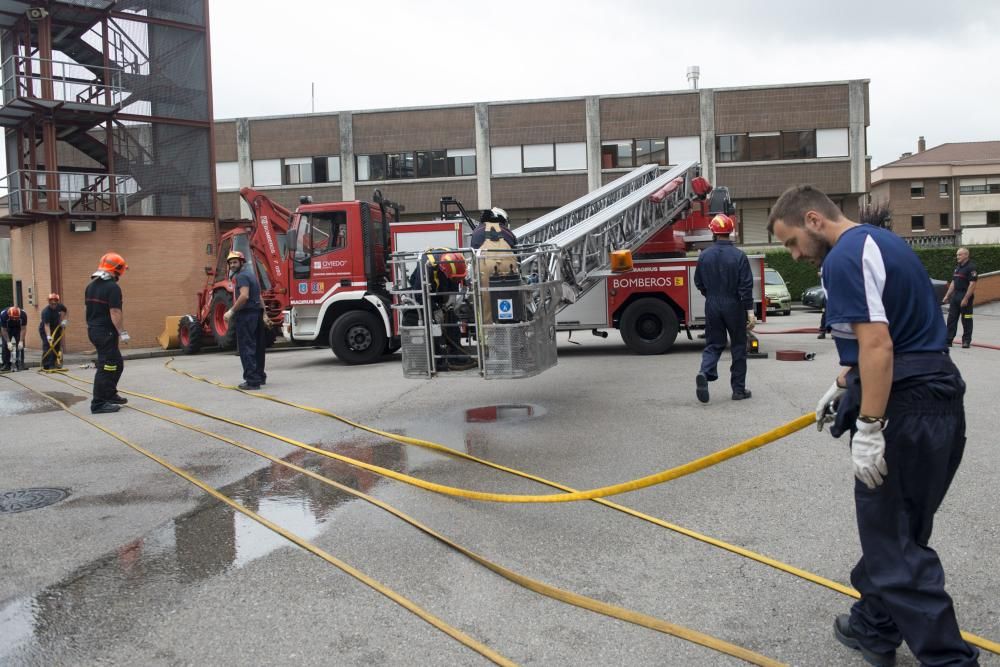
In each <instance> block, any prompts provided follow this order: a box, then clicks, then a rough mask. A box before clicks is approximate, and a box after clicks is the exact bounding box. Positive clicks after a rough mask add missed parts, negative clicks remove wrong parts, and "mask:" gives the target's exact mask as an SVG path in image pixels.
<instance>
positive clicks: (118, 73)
mask: <svg viewBox="0 0 1000 667" xmlns="http://www.w3.org/2000/svg"><path fill="white" fill-rule="evenodd" d="M43 65H44V66H45V67H44V68H43ZM46 70H48V71H46ZM43 71H44V72H45V73H44V74H43ZM0 90H2V94H3V99H2V100H0V102H2V106H0V126H6V127H16V126H17V125H19V124H21V123H22V122H24V121H26V120H29V119H30V118H31V117H32V116H34V115H35V114H36V113H38V112H46V113H49V114H54V115H55V116H56V120H57V121H58V120H67V121H70V122H80V123H82V124H86V123H87V122H88V121H89V120H94V122H97V121H98V120H99V118H100V117H103V116H107V115H108V114H111V113H114V112H115V111H117V110H118V109H120V108H121V105H122V102H123V100H124V95H125V94H124V91H123V89H122V70H121V68H114V67H95V66H93V65H88V66H84V65H80V64H79V63H74V62H69V61H62V60H44V59H42V58H29V57H27V56H11V57H9V58H7V60H5V61H4V62H3V82H2V84H0Z"/></svg>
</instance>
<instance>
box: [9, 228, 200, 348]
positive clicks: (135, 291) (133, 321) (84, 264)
mask: <svg viewBox="0 0 1000 667" xmlns="http://www.w3.org/2000/svg"><path fill="white" fill-rule="evenodd" d="M32 229H34V240H35V242H34V258H35V286H36V288H37V294H38V295H39V299H44V298H45V297H47V296H48V293H49V292H50V291H51V290H52V285H51V283H50V281H49V260H48V257H49V248H48V233H47V229H46V223H40V224H37V225H32V226H29V227H23V228H20V229H17V230H14V235H13V236H14V239H15V242H14V251H15V252H16V261H15V265H14V271H15V274H14V275H15V279H16V280H23V281H24V285H25V287H24V289H25V298H27V288H28V286H29V285H30V284H31V251H30V247H31V244H30V236H31V230H32ZM213 233H214V232H213V227H212V223H211V222H205V221H191V220H186V221H163V220H156V221H140V220H135V219H131V220H129V219H125V220H120V221H111V220H98V222H97V230H96V231H94V232H92V233H74V232H70V231H69V226H68V225H65V224H61V225H60V232H59V234H60V235H59V243H60V249H61V257H62V266H61V271H62V291H61V296H62V300H63V303H64V304H65V305H66V307H67V308H68V309H69V320H70V327H69V330H68V331H67V333H66V345H67V347H66V349H67V351H71V352H78V351H83V350H91V349H93V346H92V345H91V344H90V342H89V341H88V340H87V326H86V320H85V317H84V313H85V309H84V302H83V292H84V289H86V287H87V283H88V282H90V274H91V273H93V272H94V271H95V270H96V269H97V263H98V261H99V260H100V258H101V255H103V254H104V253H105V252H108V251H109V250H114V251H115V252H118V253H120V254H121V255H122V256H124V257H125V260H126V261H127V262H128V265H129V269H128V271H126V272H125V276H124V277H123V278H122V280H121V283H120V284H121V288H122V295H123V298H124V308H123V310H124V315H125V328H126V329H127V330H128V332H129V334H130V335H131V336H132V343H131V346H132V347H136V348H139V347H155V346H157V345H158V343H157V342H156V336H158V335H159V334H160V332H161V331H163V320H164V318H165V317H166V316H167V315H182V314H184V313H192V312H194V310H195V309H196V307H197V304H198V302H197V298H196V296H195V295H196V293H197V291H198V290H199V289H201V287H202V286H203V285H204V282H205V274H204V266H205V265H209V264H212V265H214V264H215V257H214V256H209V255H206V254H205V248H206V246H207V245H208V244H212V249H213V252H214V250H215V245H214V240H213ZM167 248H169V250H168V251H167ZM45 303H46V302H45V301H44V300H41V305H42V306H44V305H45ZM38 314H39V309H38V308H37V307H36V308H29V309H28V317H29V318H30V323H29V327H28V329H29V331H30V332H32V333H34V332H35V331H37V329H38V327H37V324H38ZM36 339H37V336H28V337H27V341H26V345H27V346H28V347H30V348H32V349H35V350H37V349H39V344H40V341H38V340H36Z"/></svg>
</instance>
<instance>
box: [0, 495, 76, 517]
mask: <svg viewBox="0 0 1000 667" xmlns="http://www.w3.org/2000/svg"><path fill="white" fill-rule="evenodd" d="M68 495H69V491H67V490H66V489H15V490H14V491H0V514H14V513H15V512H27V511H28V510H36V509H38V508H39V507H45V506H46V505H51V504H52V503H57V502H59V501H60V500H62V499H63V498H65V497H66V496H68Z"/></svg>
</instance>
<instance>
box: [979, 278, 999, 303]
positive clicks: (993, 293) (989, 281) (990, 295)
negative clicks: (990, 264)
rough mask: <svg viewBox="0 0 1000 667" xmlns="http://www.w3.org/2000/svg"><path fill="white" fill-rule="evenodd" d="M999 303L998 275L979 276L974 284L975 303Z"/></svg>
mask: <svg viewBox="0 0 1000 667" xmlns="http://www.w3.org/2000/svg"><path fill="white" fill-rule="evenodd" d="M991 301H1000V273H995V274H993V275H988V276H979V280H978V281H977V283H976V303H977V304H980V303H990V302H991Z"/></svg>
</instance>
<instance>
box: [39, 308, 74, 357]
mask: <svg viewBox="0 0 1000 667" xmlns="http://www.w3.org/2000/svg"><path fill="white" fill-rule="evenodd" d="M40 319H41V322H39V323H38V335H39V336H41V339H42V369H44V370H52V369H54V368H58V367H60V366H62V361H61V360H62V344H63V338H64V337H65V336H66V326H67V325H68V324H69V320H67V319H66V306H64V305H62V304H61V303H59V295H58V294H56V293H55V292H53V293H52V294H49V305H47V306H46V307H45V308H43V309H42V315H41V318H40Z"/></svg>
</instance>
